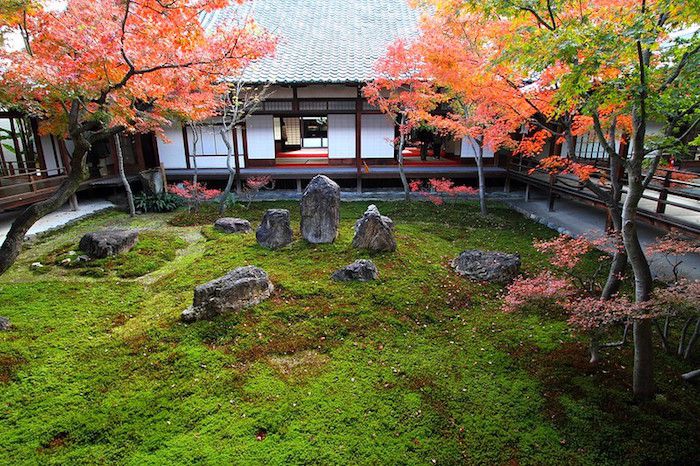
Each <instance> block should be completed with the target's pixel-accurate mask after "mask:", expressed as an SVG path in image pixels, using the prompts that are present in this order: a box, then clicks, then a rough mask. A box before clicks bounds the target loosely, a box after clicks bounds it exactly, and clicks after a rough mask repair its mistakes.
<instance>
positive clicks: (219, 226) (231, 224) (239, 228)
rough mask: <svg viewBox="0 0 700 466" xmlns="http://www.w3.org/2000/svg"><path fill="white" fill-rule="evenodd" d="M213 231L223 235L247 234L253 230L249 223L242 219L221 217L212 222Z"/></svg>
mask: <svg viewBox="0 0 700 466" xmlns="http://www.w3.org/2000/svg"><path fill="white" fill-rule="evenodd" d="M214 229H216V230H219V231H222V232H224V233H248V232H249V231H252V230H253V228H252V227H251V226H250V222H249V221H248V220H246V219H243V218H235V217H223V218H220V219H218V220H217V221H216V222H214Z"/></svg>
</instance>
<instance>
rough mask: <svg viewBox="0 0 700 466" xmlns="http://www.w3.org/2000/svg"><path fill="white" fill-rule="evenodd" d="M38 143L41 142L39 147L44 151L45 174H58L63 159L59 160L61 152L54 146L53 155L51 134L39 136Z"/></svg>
mask: <svg viewBox="0 0 700 466" xmlns="http://www.w3.org/2000/svg"><path fill="white" fill-rule="evenodd" d="M39 143H40V144H41V149H42V151H43V152H44V164H45V165H46V170H47V172H46V173H47V175H48V176H53V175H58V174H59V173H60V169H62V168H63V160H61V154H60V153H58V147H56V154H55V156H54V150H53V145H52V144H51V136H41V137H40V138H39Z"/></svg>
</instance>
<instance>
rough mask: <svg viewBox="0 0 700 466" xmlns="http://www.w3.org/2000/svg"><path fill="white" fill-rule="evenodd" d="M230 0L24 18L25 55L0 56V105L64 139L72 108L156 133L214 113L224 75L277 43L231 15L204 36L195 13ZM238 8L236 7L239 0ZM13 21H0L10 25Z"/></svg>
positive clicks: (75, 2) (98, 3)
mask: <svg viewBox="0 0 700 466" xmlns="http://www.w3.org/2000/svg"><path fill="white" fill-rule="evenodd" d="M229 3H231V2H229V1H228V0H171V1H168V2H161V1H158V0H139V1H133V0H69V1H68V2H67V5H66V7H65V9H61V10H52V11H49V10H45V9H42V8H39V9H30V10H28V11H27V12H26V16H25V15H22V16H21V17H22V21H24V22H23V27H25V28H26V31H27V33H28V36H29V37H30V42H29V46H28V49H26V50H19V51H1V52H0V63H3V72H2V75H0V89H1V90H0V99H1V100H2V101H4V102H5V103H6V105H8V106H11V107H15V108H18V109H20V110H22V111H24V112H27V113H29V114H31V115H34V116H38V117H40V119H41V128H42V131H44V132H50V133H53V134H59V135H62V134H65V133H66V132H67V130H68V119H69V114H70V109H71V106H72V105H73V104H74V103H76V102H77V106H78V109H77V110H76V109H73V110H74V111H78V112H79V113H80V121H81V122H85V121H90V122H95V123H98V126H100V127H101V128H105V127H106V128H113V127H121V128H123V129H125V130H129V131H138V132H144V131H156V132H160V128H161V127H162V126H163V125H164V124H166V123H167V121H168V119H171V118H176V117H177V118H181V119H185V120H198V119H202V118H206V117H208V116H210V115H212V114H213V112H215V111H216V106H217V105H218V104H219V102H220V98H219V96H220V95H221V94H222V93H224V92H226V86H227V85H226V78H229V77H232V76H237V75H238V74H239V73H240V71H241V70H242V69H243V68H244V67H245V66H247V65H248V64H249V63H250V62H251V61H253V60H256V59H259V58H261V57H264V56H266V55H269V54H270V53H272V52H273V49H274V46H275V40H274V39H273V37H272V36H270V35H269V34H268V33H267V32H265V31H264V30H263V29H261V28H260V27H258V26H257V25H256V24H255V23H254V22H253V21H251V20H248V19H245V18H236V17H235V16H233V17H232V18H230V19H229V20H227V22H226V24H225V26H224V27H221V28H219V29H217V30H216V31H215V32H213V33H212V34H207V33H206V32H205V30H204V28H203V27H202V25H201V23H200V21H199V17H200V15H201V14H202V13H206V12H212V11H214V10H218V9H221V8H224V7H226V6H228V5H229ZM237 3H241V2H240V1H239V2H237ZM19 18H20V16H19V15H7V16H6V17H4V18H3V21H4V23H5V24H6V25H9V26H15V25H16V24H14V23H13V22H16V21H18V20H19Z"/></svg>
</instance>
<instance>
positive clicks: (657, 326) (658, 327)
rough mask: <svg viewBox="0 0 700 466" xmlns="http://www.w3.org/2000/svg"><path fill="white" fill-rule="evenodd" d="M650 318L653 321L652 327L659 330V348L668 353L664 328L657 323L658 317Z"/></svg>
mask: <svg viewBox="0 0 700 466" xmlns="http://www.w3.org/2000/svg"><path fill="white" fill-rule="evenodd" d="M652 320H653V322H654V327H656V331H657V332H659V337H660V338H661V348H662V349H663V350H664V351H666V352H667V353H668V339H667V338H666V335H665V334H664V330H663V329H662V328H661V324H659V320H658V319H652Z"/></svg>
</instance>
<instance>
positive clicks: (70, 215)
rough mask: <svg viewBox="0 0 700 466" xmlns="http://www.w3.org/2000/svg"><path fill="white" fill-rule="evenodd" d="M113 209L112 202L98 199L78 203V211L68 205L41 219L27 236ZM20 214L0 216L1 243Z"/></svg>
mask: <svg viewBox="0 0 700 466" xmlns="http://www.w3.org/2000/svg"><path fill="white" fill-rule="evenodd" d="M112 207H114V204H112V203H111V202H109V201H103V200H98V199H90V200H85V201H78V210H71V208H70V204H66V205H64V206H63V207H61V208H60V209H58V210H57V211H55V212H52V213H50V214H48V215H46V216H44V217H42V218H40V219H39V220H38V221H37V222H36V223H35V224H34V225H33V226H32V227H31V228H30V229H29V231H28V232H27V236H32V235H36V234H37V233H44V232H46V231H49V230H53V229H56V228H61V227H63V226H65V225H67V224H69V223H70V222H73V221H75V220H78V219H80V218H83V217H86V216H88V215H92V214H94V213H96V212H99V211H101V210H105V209H109V208H112ZM19 212H20V211H12V212H5V213H3V214H0V242H2V241H5V236H6V235H7V232H8V231H9V230H10V227H11V226H12V222H13V221H14V220H15V217H17V215H19Z"/></svg>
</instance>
